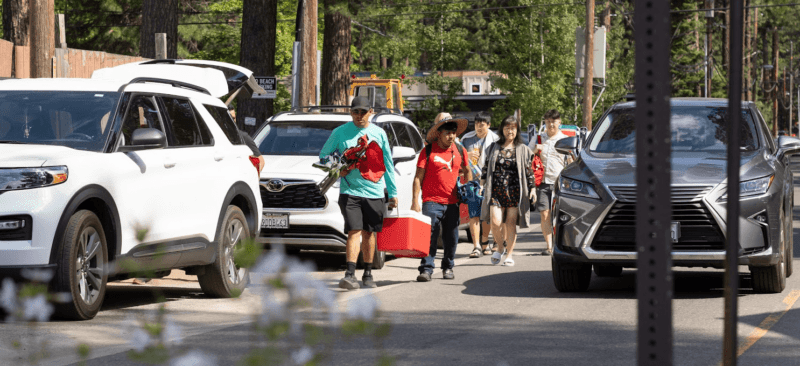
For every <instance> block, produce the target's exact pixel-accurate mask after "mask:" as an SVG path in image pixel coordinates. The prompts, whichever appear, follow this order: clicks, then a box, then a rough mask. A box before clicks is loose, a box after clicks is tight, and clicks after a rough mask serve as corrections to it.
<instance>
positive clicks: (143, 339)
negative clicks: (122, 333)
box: [130, 328, 151, 352]
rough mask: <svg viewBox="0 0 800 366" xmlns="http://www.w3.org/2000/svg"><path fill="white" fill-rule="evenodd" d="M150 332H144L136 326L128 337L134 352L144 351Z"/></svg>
mask: <svg viewBox="0 0 800 366" xmlns="http://www.w3.org/2000/svg"><path fill="white" fill-rule="evenodd" d="M150 342H151V340H150V334H149V333H147V332H145V331H144V329H142V328H136V330H134V331H133V336H132V337H131V338H130V344H131V346H132V347H133V349H135V350H136V352H142V351H144V349H145V348H147V346H149V345H150Z"/></svg>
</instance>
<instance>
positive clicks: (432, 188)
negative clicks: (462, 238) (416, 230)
mask: <svg viewBox="0 0 800 366" xmlns="http://www.w3.org/2000/svg"><path fill="white" fill-rule="evenodd" d="M449 117H450V115H449V114H446V113H444V114H442V113H440V115H439V116H437V118H436V120H437V121H438V122H437V123H435V124H434V126H433V127H432V128H431V129H430V131H429V132H428V143H429V145H428V146H427V147H426V148H425V149H423V150H422V152H421V153H420V155H419V160H418V161H417V174H416V176H415V177H414V188H413V192H412V197H413V198H414V199H413V203H412V204H411V209H412V210H414V211H417V212H420V211H421V212H422V214H423V215H425V216H428V217H430V218H431V243H430V253H429V255H428V256H427V257H425V258H422V262H421V263H420V266H419V276H417V281H419V282H428V281H430V280H431V274H433V269H434V267H435V265H434V260H435V259H436V249H437V245H436V244H437V241H438V239H439V230H440V227H441V230H444V231H443V232H442V240H443V241H444V258H442V277H443V278H444V279H446V280H452V279H453V278H454V275H453V261H454V259H455V254H456V243H457V242H458V222H459V209H458V198H457V196H456V185H457V184H456V183H457V181H458V178H459V176H460V175H461V174H464V175H465V176H466V178H467V181H469V180H472V172H471V171H470V169H469V167H468V165H467V160H466V156H467V152H466V150H465V149H464V147H463V146H461V145H459V144H456V143H455V140H456V136H458V135H459V134H461V133H463V132H464V130H466V129H467V120H466V119H463V118H459V119H451V118H449ZM459 150H461V151H459ZM429 155H430V156H429ZM420 188H421V189H422V208H421V209H420V205H419V201H418V200H417V197H419V194H420ZM440 224H441V225H440Z"/></svg>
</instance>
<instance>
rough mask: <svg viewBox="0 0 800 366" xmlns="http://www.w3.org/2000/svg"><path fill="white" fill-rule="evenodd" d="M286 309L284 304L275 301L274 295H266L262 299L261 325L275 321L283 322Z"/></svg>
mask: <svg viewBox="0 0 800 366" xmlns="http://www.w3.org/2000/svg"><path fill="white" fill-rule="evenodd" d="M285 312H286V309H285V307H284V304H283V302H281V301H278V300H275V297H274V295H273V294H272V293H266V294H264V296H262V297H261V318H260V319H259V323H260V324H261V325H268V324H270V323H272V322H273V321H280V320H283V319H284V317H285Z"/></svg>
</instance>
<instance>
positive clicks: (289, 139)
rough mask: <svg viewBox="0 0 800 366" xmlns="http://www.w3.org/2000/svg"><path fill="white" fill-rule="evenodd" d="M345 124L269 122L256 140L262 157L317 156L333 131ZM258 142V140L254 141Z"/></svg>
mask: <svg viewBox="0 0 800 366" xmlns="http://www.w3.org/2000/svg"><path fill="white" fill-rule="evenodd" d="M344 123H345V122H330V121H281V122H270V123H269V124H268V125H266V126H265V127H264V131H261V133H260V134H259V136H258V137H257V138H262V139H263V140H262V141H261V142H260V143H258V149H259V150H261V153H262V154H264V155H311V156H316V155H319V152H320V150H322V146H323V145H325V141H328V137H329V136H330V135H331V132H333V129H334V128H336V127H339V126H341V125H343V124H344ZM256 142H258V140H256Z"/></svg>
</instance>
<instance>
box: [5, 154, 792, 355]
mask: <svg viewBox="0 0 800 366" xmlns="http://www.w3.org/2000/svg"><path fill="white" fill-rule="evenodd" d="M796 171H800V169H798V170H796ZM796 183H797V184H796V186H797V187H800V175H796ZM798 189H800V188H795V193H796V195H795V196H796V197H800V191H798ZM796 203H797V204H798V208H797V209H795V212H794V227H795V229H794V243H795V244H794V245H795V251H794V253H795V260H797V259H798V256H800V244H798V243H800V221H799V220H800V202H796ZM537 221H538V220H537ZM462 240H464V235H463V232H462ZM471 247H472V245H471V244H468V243H464V242H462V243H460V244H459V246H458V251H457V259H456V268H455V276H456V277H455V280H449V281H448V280H443V279H441V272H438V271H437V272H436V273H434V280H433V281H432V282H429V283H417V282H414V279H415V277H416V274H417V271H416V267H417V265H418V260H417V259H391V260H389V261H388V262H387V265H386V267H385V268H384V269H383V270H380V271H375V272H374V274H375V279H376V281H377V283H378V285H379V287H378V288H377V289H374V290H358V291H351V292H346V291H343V290H339V289H338V288H336V284H337V282H338V280H339V279H340V278H341V276H342V267H341V264H342V263H343V262H344V258H343V255H342V254H332V253H322V252H303V253H301V254H300V257H301V258H302V259H304V260H309V261H313V262H314V263H315V264H316V266H317V267H318V271H317V272H315V273H314V276H315V277H316V278H319V279H321V280H323V281H324V282H325V283H326V284H327V285H328V286H330V287H331V288H335V289H336V290H335V291H336V292H337V298H338V301H340V303H341V304H346V303H347V301H348V300H350V299H352V298H354V297H359V296H370V295H372V296H375V298H377V299H378V301H379V303H380V308H381V310H382V311H383V312H384V316H385V317H386V318H387V319H390V320H391V321H392V323H393V328H392V332H391V335H390V336H389V338H388V339H387V340H386V341H385V342H384V344H383V346H384V349H383V351H381V350H379V349H378V347H376V344H375V342H373V341H372V340H370V339H367V338H364V337H356V338H342V339H337V340H336V344H335V346H334V347H333V349H332V350H331V353H330V354H329V358H328V359H327V362H326V364H331V365H359V364H375V363H376V361H377V360H378V357H379V356H380V355H381V354H382V353H381V352H386V354H388V355H391V356H394V357H395V359H396V361H397V364H398V365H505V364H507V365H529V364H535V365H634V364H636V322H637V319H636V316H637V315H636V314H637V313H636V309H637V298H636V291H635V279H636V271H635V270H625V271H624V273H623V275H622V276H621V277H619V278H598V277H596V276H594V275H593V278H592V284H591V286H590V288H589V291H587V292H585V293H572V294H563V293H559V292H558V291H556V289H555V287H554V286H553V280H552V276H551V273H550V257H543V256H540V255H538V253H539V252H540V251H541V250H542V248H543V247H544V243H543V239H542V236H541V234H540V230H539V226H538V224H537V225H534V226H533V227H531V228H530V229H527V230H524V231H523V232H522V233H521V234H520V242H519V243H518V249H517V251H516V253H517V255H516V256H515V260H516V266H515V267H502V266H493V265H491V264H490V263H489V258H488V257H487V256H484V257H482V258H478V259H470V258H468V254H469V252H470V250H471ZM437 265H438V261H437ZM797 265H800V262H798V263H797ZM740 270H741V271H742V272H743V274H742V276H741V289H740V297H739V326H738V332H739V343H740V349H739V351H740V352H741V353H742V354H741V356H740V358H739V364H740V365H752V364H758V365H765V366H766V365H793V364H800V301H799V300H798V297H800V275H794V276H792V277H791V278H789V279H788V281H787V286H786V289H785V290H784V291H783V292H782V293H780V294H755V293H753V291H752V289H751V278H750V276H749V274H748V271H747V268H746V267H740ZM357 276H360V271H359V272H358V273H357ZM674 279H675V281H674V284H675V292H674V300H673V326H674V333H673V340H674V364H676V365H718V364H719V363H720V360H721V354H722V331H723V322H722V321H723V316H724V312H723V301H724V300H723V289H722V287H723V271H721V270H710V269H709V270H698V269H676V270H675V273H674ZM154 290H155V291H158V292H160V293H161V294H162V295H163V297H164V298H165V299H166V303H167V309H168V314H169V316H170V318H171V319H172V320H173V321H174V322H175V323H176V324H179V325H180V327H181V328H182V332H181V344H179V345H176V346H175V348H174V352H181V351H185V350H191V349H200V350H203V351H205V352H208V353H212V354H214V355H216V357H217V361H218V363H219V364H220V365H228V364H235V363H236V362H237V361H238V360H240V359H241V358H242V355H243V354H245V353H246V352H247V351H248V349H250V348H251V347H253V346H256V345H263V343H260V341H258V340H256V339H254V337H253V336H252V335H251V333H250V332H249V329H250V326H251V323H252V319H253V314H255V313H257V312H258V311H259V310H260V303H259V301H260V300H259V297H258V296H256V295H254V294H253V293H252V292H251V291H246V292H245V293H244V295H243V296H242V297H241V298H239V299H232V300H228V299H210V298H206V297H205V296H204V295H203V294H202V292H201V291H200V289H199V286H198V285H197V283H196V281H195V280H194V279H193V277H191V276H185V275H183V274H182V272H180V271H175V272H173V274H172V275H171V276H170V277H168V278H166V279H161V280H154V281H152V282H151V283H148V284H146V285H133V284H131V283H130V281H125V282H123V283H115V284H112V285H111V287H110V288H109V291H108V294H107V298H106V301H105V303H104V306H103V309H102V311H101V312H100V314H99V315H98V316H97V318H95V319H94V320H91V321H85V322H50V323H45V324H37V325H35V326H28V325H21V324H2V326H0V327H1V329H2V332H0V363H2V364H10V363H11V362H13V363H14V364H19V363H22V362H26V360H27V359H28V357H29V356H30V355H31V354H33V353H36V352H37V351H39V350H42V349H43V350H45V351H46V352H47V354H46V356H47V357H46V358H45V359H43V360H41V361H40V364H45V365H48V364H53V365H64V364H72V363H75V362H77V361H79V358H78V357H77V352H76V348H77V345H78V344H80V343H85V344H88V345H89V346H90V348H91V355H90V357H91V359H90V360H89V362H88V363H87V364H88V365H110V364H113V365H116V366H122V365H139V364H140V363H137V362H134V361H131V360H129V359H128V357H127V356H126V353H127V351H129V350H130V349H131V348H132V347H131V345H130V344H129V339H128V338H129V337H130V336H129V335H127V334H125V333H123V332H121V329H122V328H124V327H123V324H124V323H125V322H127V321H130V320H131V319H136V318H137V317H147V316H153V314H154V313H155V311H156V309H157V308H158V306H159V304H158V302H157V300H156V296H155V295H154ZM14 341H20V342H21V343H20V347H19V348H15V347H14V346H13V345H12V344H13V342H14ZM43 342H44V343H43Z"/></svg>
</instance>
